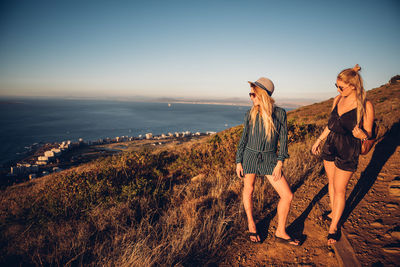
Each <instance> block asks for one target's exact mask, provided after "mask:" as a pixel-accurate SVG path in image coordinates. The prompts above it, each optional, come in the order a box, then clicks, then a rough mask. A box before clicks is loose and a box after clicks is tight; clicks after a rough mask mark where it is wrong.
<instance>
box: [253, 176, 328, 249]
mask: <svg viewBox="0 0 400 267" xmlns="http://www.w3.org/2000/svg"><path fill="white" fill-rule="evenodd" d="M312 171H313V170H312V169H309V170H308V171H307V172H306V173H305V174H304V175H303V176H302V177H301V178H300V179H299V180H298V181H297V182H296V183H294V184H293V185H292V186H291V190H292V192H293V193H295V192H296V191H297V189H299V187H300V186H301V185H303V184H304V180H305V178H306V177H307V176H309V175H310V174H311V173H312ZM325 187H326V189H325V191H326V192H327V191H328V186H325ZM325 187H324V188H325ZM323 190H324V189H322V190H321V191H320V193H318V194H317V196H315V197H314V199H315V203H316V202H318V201H319V200H320V199H321V198H322V197H323V196H324V195H325V194H326V192H325V193H323V192H322V191H323ZM321 194H322V195H321ZM277 199H278V201H279V198H277ZM314 199H313V201H311V202H312V203H314ZM273 201H276V200H275V199H274V200H273ZM315 203H314V204H313V205H315ZM309 207H310V206H309ZM311 209H312V207H311V208H310V210H309V211H308V212H310V211H311ZM306 210H307V209H306ZM276 213H277V208H274V209H273V210H272V211H271V212H270V213H268V215H267V216H265V217H264V218H263V219H262V220H261V221H259V222H258V223H257V224H256V227H257V233H258V234H259V236H260V239H261V242H264V240H265V239H266V238H267V237H268V229H269V225H270V223H271V220H272V219H273V218H274V217H275V215H276ZM303 214H305V212H303ZM303 214H302V215H303ZM302 215H300V217H301V218H302ZM307 215H308V213H307V214H306V215H304V216H305V217H304V220H305V218H306V217H307ZM300 217H299V218H300ZM299 218H297V219H296V220H295V221H297V220H298V219H299ZM293 223H294V222H293ZM293 223H292V224H291V225H293ZM303 225H304V221H303ZM287 231H288V234H289V235H290V236H292V237H295V238H297V239H299V240H300V241H301V242H303V241H304V240H305V238H306V237H305V236H304V235H302V234H298V231H297V230H296V229H295V228H290V227H288V228H287ZM301 232H302V231H301Z"/></svg>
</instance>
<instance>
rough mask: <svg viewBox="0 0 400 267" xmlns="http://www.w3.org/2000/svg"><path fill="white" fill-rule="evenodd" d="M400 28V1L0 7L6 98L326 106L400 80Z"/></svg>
mask: <svg viewBox="0 0 400 267" xmlns="http://www.w3.org/2000/svg"><path fill="white" fill-rule="evenodd" d="M327 2H329V3H327ZM399 29H400V1H397V0H393V1H385V0H381V1H307V0H303V1H217V0H215V1H198V0H197V1H189V0H187V1H173V0H171V1H151V0H149V1H111V0H110V1H100V0H96V1H95V0H93V1H84V0H80V1H71V0H68V1H57V0H53V1H41V0H35V1H32V0H26V1H19V0H10V1H1V2H0V96H11V95H15V96H60V97H71V96H72V97H88V96H92V97H133V96H151V97H188V98H190V97H199V98H223V97H246V96H247V93H248V88H249V87H248V84H247V81H248V80H256V79H257V78H259V77H260V76H266V77H269V78H271V79H272V80H273V81H274V83H275V86H276V93H275V95H274V96H275V97H276V98H315V99H326V98H328V97H332V96H334V95H336V88H335V87H334V83H335V78H336V75H337V74H338V72H339V71H341V70H342V69H344V68H347V67H353V66H354V64H356V63H358V64H359V65H360V66H361V67H362V72H361V74H362V76H363V78H364V81H365V87H366V89H367V90H368V89H372V88H374V87H377V86H379V85H381V84H384V83H386V82H387V81H388V80H389V79H390V78H391V77H392V76H394V75H396V74H400V49H399V48H400V30H399Z"/></svg>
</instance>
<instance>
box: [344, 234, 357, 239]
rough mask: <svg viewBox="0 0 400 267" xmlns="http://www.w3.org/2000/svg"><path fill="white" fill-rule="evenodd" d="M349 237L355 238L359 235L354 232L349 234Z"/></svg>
mask: <svg viewBox="0 0 400 267" xmlns="http://www.w3.org/2000/svg"><path fill="white" fill-rule="evenodd" d="M347 237H348V238H350V239H354V238H357V237H358V235H357V234H355V233H352V234H348V235H347Z"/></svg>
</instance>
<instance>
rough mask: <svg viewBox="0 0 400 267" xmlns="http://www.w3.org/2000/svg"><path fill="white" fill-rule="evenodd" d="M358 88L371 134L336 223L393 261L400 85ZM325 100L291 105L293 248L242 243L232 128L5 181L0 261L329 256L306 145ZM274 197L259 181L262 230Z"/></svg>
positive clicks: (363, 250) (323, 205)
mask: <svg viewBox="0 0 400 267" xmlns="http://www.w3.org/2000/svg"><path fill="white" fill-rule="evenodd" d="M367 96H368V99H370V100H371V101H372V102H373V103H374V106H375V110H376V118H377V123H378V125H379V137H380V139H379V142H378V143H377V145H376V147H375V150H374V151H372V152H370V153H369V154H368V155H366V156H363V157H361V159H360V167H359V170H358V171H357V173H356V175H354V177H353V178H352V181H351V184H350V186H349V190H348V192H349V194H350V196H349V197H351V199H350V200H352V203H350V204H352V205H351V206H350V207H351V210H349V211H348V214H347V215H346V216H347V217H348V220H347V221H346V223H345V227H346V229H349V230H348V231H349V233H350V234H351V235H349V240H350V243H351V244H352V246H353V247H354V248H355V251H356V255H357V257H358V258H359V260H360V262H361V263H363V264H366V265H370V264H372V263H375V262H377V260H379V261H380V262H381V263H383V264H385V265H395V264H399V262H398V257H396V255H397V256H398V254H396V253H397V252H396V251H398V250H397V249H398V248H399V247H400V246H399V245H398V244H399V240H400V236H399V235H398V233H399V228H400V224H399V222H398V218H399V216H400V214H399V208H398V207H399V199H398V198H397V197H396V196H394V195H393V194H392V193H393V192H394V191H396V190H395V189H396V188H397V187H396V186H394V187H390V188H394V190H391V191H390V192H392V193H391V194H389V190H388V188H389V186H391V185H392V184H391V183H393V181H396V179H397V180H398V178H399V173H398V172H399V169H398V165H399V164H398V162H399V158H400V157H399V149H398V140H397V138H398V136H399V120H400V112H399V111H400V84H398V83H394V84H391V85H383V86H381V87H379V88H376V89H373V90H370V91H368V92H367ZM331 104H332V99H330V100H327V101H324V102H321V103H317V104H313V105H310V106H305V107H302V108H300V109H297V110H294V111H291V112H289V113H288V127H289V139H290V141H291V143H290V145H289V154H290V158H289V159H288V160H287V161H286V162H285V166H284V171H285V175H286V177H287V178H288V181H289V184H290V185H291V187H292V190H293V192H294V195H295V199H294V200H293V212H292V213H291V214H290V217H289V223H290V226H289V229H290V230H291V231H293V232H300V233H302V234H303V235H305V236H306V237H307V238H306V239H305V242H304V244H303V246H301V247H299V248H286V247H284V245H282V246H281V245H275V244H274V243H273V240H272V239H271V238H267V239H265V240H264V242H263V244H260V245H253V244H251V245H249V244H250V243H249V242H248V240H247V238H246V236H245V234H244V232H245V230H246V229H247V226H246V220H245V214H244V210H243V207H242V204H241V190H242V181H241V180H240V179H239V178H237V177H236V176H235V163H234V159H235V152H236V145H237V143H238V140H239V138H240V134H241V131H242V126H237V127H233V128H231V129H228V130H225V131H223V132H220V133H218V134H216V135H214V136H211V137H205V138H203V139H201V140H197V141H193V142H191V143H190V144H182V145H178V146H174V147H168V146H165V147H164V148H157V150H149V149H143V150H141V151H136V152H132V153H124V154H119V155H116V156H112V157H107V158H102V159H99V160H96V161H93V162H90V163H87V164H84V165H81V166H79V167H77V168H73V169H70V170H66V171H63V172H61V173H58V174H52V175H49V176H46V177H43V178H40V179H37V180H35V181H32V182H27V183H24V184H20V185H16V186H12V187H9V188H7V189H6V190H4V191H2V192H1V197H0V235H1V244H0V249H1V252H2V253H1V256H0V262H1V263H2V264H4V265H6V264H7V265H8V266H10V265H20V264H23V265H28V264H34V265H67V266H69V265H81V264H84V265H96V266H97V265H107V266H116V265H117V266H152V265H183V266H189V265H208V264H218V265H230V266H232V265H233V266H241V265H248V266H249V265H266V264H278V265H279V264H280V265H286V264H290V263H297V264H309V265H326V266H334V265H336V264H337V262H336V258H335V257H334V252H332V251H330V250H329V249H328V247H327V246H326V237H325V236H326V234H325V231H326V230H327V227H326V225H324V224H322V223H321V222H320V221H318V220H317V217H318V216H319V215H320V214H321V212H322V211H323V210H326V209H327V203H328V202H327V194H326V191H327V190H326V183H327V179H326V177H325V175H324V172H323V167H322V162H321V160H320V159H319V158H318V157H315V156H313V155H311V153H310V149H311V146H312V143H313V141H314V140H315V136H316V134H317V133H318V132H319V131H321V129H322V127H323V125H325V124H326V122H327V118H328V116H329V112H330V107H331ZM394 137H397V138H394ZM380 177H383V178H380ZM359 181H362V183H361V184H360V183H359ZM355 189H356V191H355ZM378 197H379V199H377V198H378ZM276 203H277V195H276V193H275V192H274V190H273V189H272V188H271V186H270V185H269V184H268V183H264V182H263V181H262V180H261V179H258V180H257V183H256V190H255V193H254V209H255V215H256V219H257V221H258V222H259V226H261V227H262V228H261V229H260V230H261V233H262V235H263V238H266V237H270V236H271V235H272V233H273V230H274V227H275V223H276V218H275V212H276V211H275V210H276ZM390 207H392V209H390ZM396 208H397V209H396ZM390 216H392V219H391V220H390ZM373 223H375V224H373ZM368 227H374V229H371V228H368ZM373 230H374V231H373ZM363 232H364V233H368V235H366V234H363ZM393 233H394V234H393ZM396 233H397V234H396ZM369 235H371V236H369ZM378 235H379V237H378ZM376 238H377V239H378V241H376V240H374V239H376ZM363 244H364V245H363ZM381 248H385V249H381ZM372 261H374V262H372Z"/></svg>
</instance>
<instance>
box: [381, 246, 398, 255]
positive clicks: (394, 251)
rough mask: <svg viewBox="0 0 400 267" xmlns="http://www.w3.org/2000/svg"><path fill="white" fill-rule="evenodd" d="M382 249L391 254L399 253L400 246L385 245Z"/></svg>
mask: <svg viewBox="0 0 400 267" xmlns="http://www.w3.org/2000/svg"><path fill="white" fill-rule="evenodd" d="M382 250H383V251H384V252H386V253H391V254H398V253H400V248H399V247H385V248H382Z"/></svg>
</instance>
